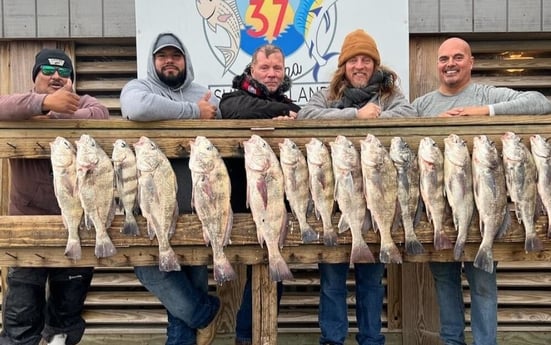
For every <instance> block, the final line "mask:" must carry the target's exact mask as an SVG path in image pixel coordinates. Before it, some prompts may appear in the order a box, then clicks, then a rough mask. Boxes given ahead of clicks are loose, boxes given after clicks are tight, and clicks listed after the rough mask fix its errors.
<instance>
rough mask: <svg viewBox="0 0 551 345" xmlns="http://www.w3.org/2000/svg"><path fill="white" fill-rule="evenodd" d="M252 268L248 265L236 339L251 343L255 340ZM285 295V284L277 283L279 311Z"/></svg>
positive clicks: (237, 317) (238, 313) (236, 327)
mask: <svg viewBox="0 0 551 345" xmlns="http://www.w3.org/2000/svg"><path fill="white" fill-rule="evenodd" d="M251 279H252V266H251V265H247V281H246V282H245V287H244V289H243V299H242V300H241V306H240V307H239V310H238V311H237V315H236V317H235V339H236V340H239V341H248V342H251V341H252V338H253V295H252V283H251ZM282 293H283V283H282V282H277V310H278V312H279V303H280V302H281V294H282Z"/></svg>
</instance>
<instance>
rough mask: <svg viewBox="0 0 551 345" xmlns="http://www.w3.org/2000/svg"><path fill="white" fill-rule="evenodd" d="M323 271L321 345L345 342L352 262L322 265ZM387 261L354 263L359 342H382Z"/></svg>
mask: <svg viewBox="0 0 551 345" xmlns="http://www.w3.org/2000/svg"><path fill="white" fill-rule="evenodd" d="M318 266H319V270H320V306H319V316H318V317H319V324H320V329H321V337H320V344H327V343H330V344H336V345H343V344H344V341H345V339H346V336H347V333H348V308H347V303H346V297H347V295H348V290H347V287H346V278H347V276H348V267H349V264H347V263H343V264H322V263H320V264H319V265H318ZM384 272H385V266H384V264H380V263H377V264H355V265H354V273H355V279H356V319H357V322H358V334H357V335H356V341H357V342H358V344H359V345H383V344H384V343H385V337H384V336H383V335H382V334H381V326H382V322H381V313H382V310H383V298H384V294H385V288H384V286H383V285H382V279H383V274H384Z"/></svg>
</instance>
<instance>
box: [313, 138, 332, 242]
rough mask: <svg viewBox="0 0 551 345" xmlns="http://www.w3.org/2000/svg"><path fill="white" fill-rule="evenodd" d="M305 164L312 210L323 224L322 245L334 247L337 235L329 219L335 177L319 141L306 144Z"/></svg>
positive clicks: (324, 148)
mask: <svg viewBox="0 0 551 345" xmlns="http://www.w3.org/2000/svg"><path fill="white" fill-rule="evenodd" d="M306 163H307V165H308V175H309V186H310V193H311V194H312V201H313V202H314V210H315V213H316V217H317V219H320V218H321V221H322V224H323V244H324V245H326V246H336V245H337V244H338V242H337V233H336V232H335V229H334V227H333V220H332V219H331V216H332V215H333V211H334V207H335V199H334V194H335V177H334V176H333V167H332V162H331V155H330V153H329V150H328V149H327V146H325V144H324V143H323V142H322V141H321V140H319V139H317V138H312V139H310V141H309V142H308V143H307V144H306Z"/></svg>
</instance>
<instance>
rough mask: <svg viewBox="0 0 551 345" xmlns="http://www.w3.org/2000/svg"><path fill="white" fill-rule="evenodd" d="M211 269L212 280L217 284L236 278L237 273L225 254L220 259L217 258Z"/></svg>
mask: <svg viewBox="0 0 551 345" xmlns="http://www.w3.org/2000/svg"><path fill="white" fill-rule="evenodd" d="M212 270H213V274H214V281H215V282H216V283H217V284H222V283H225V282H229V281H232V280H235V279H237V274H236V273H235V271H234V269H233V267H232V265H231V264H230V262H229V260H228V258H227V257H226V256H225V255H224V256H223V258H222V259H219V262H217V263H216V264H214V265H213V269H212Z"/></svg>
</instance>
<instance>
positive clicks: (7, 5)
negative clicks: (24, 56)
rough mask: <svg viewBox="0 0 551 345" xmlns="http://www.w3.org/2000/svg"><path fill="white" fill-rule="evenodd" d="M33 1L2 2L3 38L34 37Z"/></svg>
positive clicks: (13, 0) (15, 0) (34, 16)
mask: <svg viewBox="0 0 551 345" xmlns="http://www.w3.org/2000/svg"><path fill="white" fill-rule="evenodd" d="M35 19H36V13H35V1H34V0H4V36H5V37H9V38H27V37H32V38H34V37H36V21H35Z"/></svg>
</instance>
